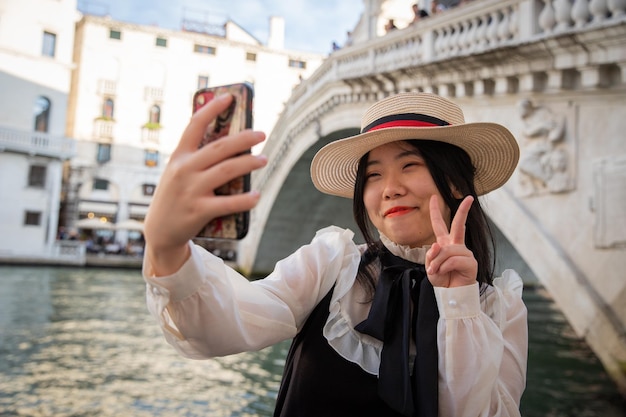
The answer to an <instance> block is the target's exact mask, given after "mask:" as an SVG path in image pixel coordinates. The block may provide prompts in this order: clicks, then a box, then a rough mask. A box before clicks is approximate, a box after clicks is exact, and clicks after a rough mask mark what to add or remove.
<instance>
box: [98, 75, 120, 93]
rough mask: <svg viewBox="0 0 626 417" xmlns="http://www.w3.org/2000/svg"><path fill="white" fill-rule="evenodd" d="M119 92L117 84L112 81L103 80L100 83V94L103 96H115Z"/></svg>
mask: <svg viewBox="0 0 626 417" xmlns="http://www.w3.org/2000/svg"><path fill="white" fill-rule="evenodd" d="M116 91H117V82H116V81H112V80H104V79H101V80H99V82H98V92H99V93H100V95H103V96H115V93H116Z"/></svg>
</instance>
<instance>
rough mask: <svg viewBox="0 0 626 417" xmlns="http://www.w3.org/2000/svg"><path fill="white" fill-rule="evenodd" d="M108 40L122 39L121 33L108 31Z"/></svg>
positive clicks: (113, 30)
mask: <svg viewBox="0 0 626 417" xmlns="http://www.w3.org/2000/svg"><path fill="white" fill-rule="evenodd" d="M109 38H110V39H122V32H120V31H119V30H115V29H111V30H110V31H109Z"/></svg>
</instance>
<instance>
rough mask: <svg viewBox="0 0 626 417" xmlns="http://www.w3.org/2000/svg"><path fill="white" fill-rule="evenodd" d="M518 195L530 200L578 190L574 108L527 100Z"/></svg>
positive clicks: (523, 113) (523, 106) (522, 104)
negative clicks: (554, 106) (556, 107)
mask: <svg viewBox="0 0 626 417" xmlns="http://www.w3.org/2000/svg"><path fill="white" fill-rule="evenodd" d="M518 110H519V116H520V118H521V121H522V126H523V127H522V132H521V137H520V151H521V154H520V162H519V165H518V171H519V177H518V178H519V182H518V184H517V186H518V187H517V194H518V195H519V196H520V197H530V196H536V195H543V194H548V193H565V192H569V191H572V190H573V189H574V188H575V187H576V149H577V146H576V142H577V139H576V134H575V132H576V131H575V112H574V109H573V108H566V109H563V110H558V111H557V110H553V109H551V108H550V107H548V106H547V105H543V104H537V103H534V102H533V101H532V100H530V99H527V98H524V99H522V100H520V101H519V102H518Z"/></svg>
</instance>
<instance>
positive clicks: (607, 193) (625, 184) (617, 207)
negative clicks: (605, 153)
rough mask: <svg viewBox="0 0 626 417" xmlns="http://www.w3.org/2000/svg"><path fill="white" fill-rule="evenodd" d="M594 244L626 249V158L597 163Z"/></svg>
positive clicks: (609, 159)
mask: <svg viewBox="0 0 626 417" xmlns="http://www.w3.org/2000/svg"><path fill="white" fill-rule="evenodd" d="M592 166H593V185H594V198H593V209H594V212H595V217H594V233H593V237H594V244H595V246H596V247H597V248H611V247H620V246H621V247H623V246H626V155H620V156H615V157H607V158H602V159H599V160H596V161H594V162H593V165H592Z"/></svg>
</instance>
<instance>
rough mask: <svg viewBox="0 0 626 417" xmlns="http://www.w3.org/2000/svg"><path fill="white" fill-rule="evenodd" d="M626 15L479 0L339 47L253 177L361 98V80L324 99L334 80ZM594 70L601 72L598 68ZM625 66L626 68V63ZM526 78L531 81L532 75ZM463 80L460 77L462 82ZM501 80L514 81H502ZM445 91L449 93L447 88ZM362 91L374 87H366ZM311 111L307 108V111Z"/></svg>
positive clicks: (593, 7) (278, 128) (296, 96)
mask: <svg viewBox="0 0 626 417" xmlns="http://www.w3.org/2000/svg"><path fill="white" fill-rule="evenodd" d="M624 23H626V2H625V1H618V0H474V1H472V2H469V3H467V4H464V5H462V6H459V7H456V8H454V9H451V10H447V11H445V12H443V13H440V14H437V15H434V16H431V17H429V18H427V19H422V20H420V21H419V23H418V24H416V25H411V26H409V27H407V28H404V29H400V30H395V31H393V32H391V33H389V34H387V35H385V36H381V37H378V38H375V39H371V40H369V41H366V42H362V43H356V44H354V45H352V46H350V47H347V48H343V49H340V50H338V51H335V52H333V53H332V54H331V55H330V56H329V57H328V58H327V59H326V60H325V61H324V62H323V63H322V65H321V66H320V68H318V69H317V71H316V72H315V73H314V74H313V75H312V76H311V77H310V78H309V79H307V80H305V81H304V82H302V83H301V84H299V85H298V86H297V87H296V88H295V89H294V91H293V94H292V96H291V97H290V99H289V100H288V101H287V103H286V105H285V109H284V111H283V112H282V113H281V116H280V118H279V120H278V121H277V123H276V125H275V126H274V129H273V131H272V134H271V136H270V138H269V139H268V141H267V143H266V145H265V148H264V149H263V153H264V154H266V155H268V156H269V158H270V160H271V161H273V164H270V166H268V167H267V168H266V169H265V170H263V171H261V172H259V174H258V175H255V176H253V182H255V184H256V186H257V187H260V188H262V187H263V186H264V185H265V184H266V182H267V181H268V180H269V177H270V176H271V175H272V165H280V164H281V159H282V157H283V156H284V155H286V154H287V149H286V148H288V147H289V146H290V144H291V141H293V140H294V136H296V132H294V129H296V130H304V129H305V128H306V127H307V126H309V127H310V125H311V123H315V119H316V118H318V117H320V116H321V115H323V113H324V112H329V111H332V109H333V108H334V106H335V105H336V104H337V103H336V102H337V100H340V101H343V100H347V101H350V100H353V99H359V97H356V98H355V97H352V96H354V94H359V93H358V91H359V90H358V88H357V89H353V92H352V93H345V92H344V93H342V92H337V94H335V96H333V97H331V98H329V99H328V101H326V102H323V103H321V104H320V103H319V99H320V96H321V95H322V94H321V92H322V91H324V90H328V89H329V88H330V87H329V86H330V85H335V86H338V85H344V86H345V85H353V80H358V79H368V78H369V79H372V80H374V82H376V83H384V82H386V81H385V79H384V77H378V78H377V79H375V78H376V76H377V75H381V74H392V73H394V72H395V73H402V72H410V70H411V69H412V68H416V67H421V66H426V65H429V64H436V63H438V62H445V61H448V60H453V59H455V58H463V57H470V56H477V55H480V54H485V53H488V52H492V51H496V50H505V49H507V50H510V49H514V48H516V47H521V46H523V45H527V44H530V43H541V42H543V41H546V40H549V39H551V38H556V37H558V36H562V35H563V36H572V35H577V34H581V33H584V32H588V31H593V30H595V29H601V28H610V27H618V26H619V25H620V24H621V25H622V26H623V24H624ZM593 71H595V72H596V73H597V70H596V69H593ZM593 71H591V72H592V73H590V74H584V75H583V82H587V81H586V79H587V78H589V77H591V78H593V77H594V73H593ZM622 73H626V70H624V68H622ZM531 76H532V75H531ZM381 78H382V79H381ZM500 81H502V80H498V81H497V82H500ZM591 81H593V80H591ZM591 81H590V82H591ZM520 82H523V83H527V81H526V80H522V81H520ZM354 84H358V83H354ZM395 87H396V89H397V88H398V86H395ZM463 87H464V85H463V83H460V84H459V87H458V89H457V90H461V88H463ZM442 88H446V86H442ZM480 88H481V89H482V88H484V87H482V86H481V87H480ZM494 88H495V89H496V90H499V89H506V88H508V87H507V86H500V85H496V86H495V87H494ZM529 88H531V89H532V87H529ZM335 90H337V89H335ZM439 93H440V94H443V95H445V92H444V91H439ZM457 93H459V91H457ZM346 94H347V96H346ZM361 94H371V93H368V92H367V91H363V92H362V93H361ZM348 96H349V97H348ZM370 98H371V97H370ZM361 99H362V98H361ZM374 99H376V98H375V97H374ZM313 103H315V104H313ZM312 106H313V107H312ZM304 111H307V112H308V114H307V115H305V114H303V112H304ZM295 119H298V123H297V126H296V127H294V124H293V122H294V120H295Z"/></svg>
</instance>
